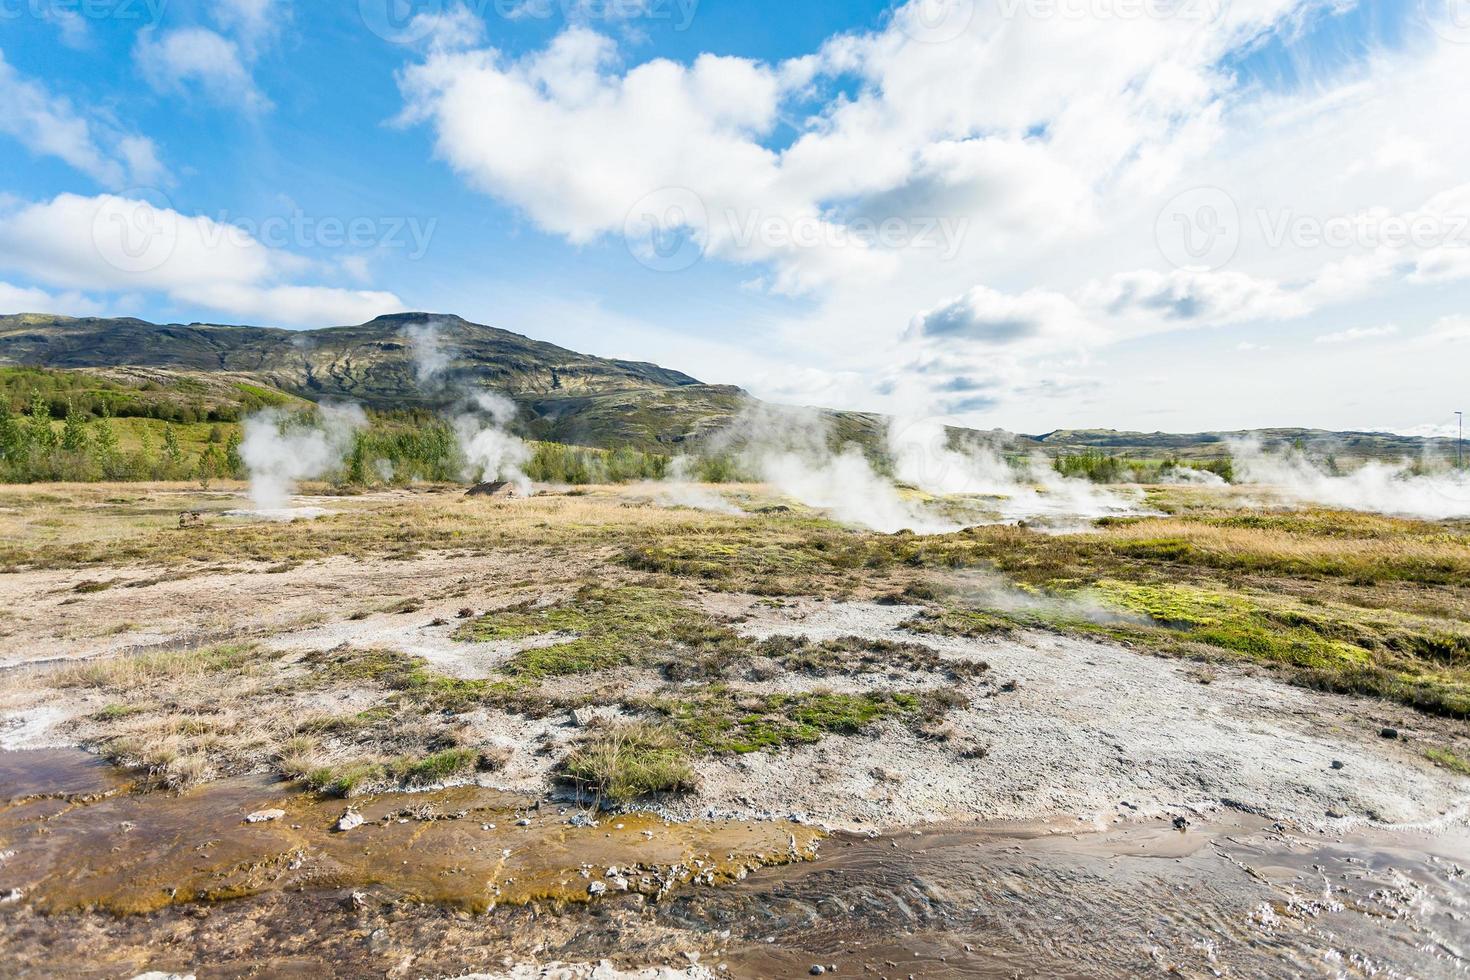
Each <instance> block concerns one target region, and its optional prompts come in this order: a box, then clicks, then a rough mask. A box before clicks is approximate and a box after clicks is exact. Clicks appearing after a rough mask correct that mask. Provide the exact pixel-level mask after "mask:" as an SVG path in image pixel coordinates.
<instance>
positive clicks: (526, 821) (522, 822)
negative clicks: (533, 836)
mask: <svg viewBox="0 0 1470 980" xmlns="http://www.w3.org/2000/svg"><path fill="white" fill-rule="evenodd" d="M516 826H517V827H529V826H531V820H530V818H529V817H521V819H519V820H517V821H516Z"/></svg>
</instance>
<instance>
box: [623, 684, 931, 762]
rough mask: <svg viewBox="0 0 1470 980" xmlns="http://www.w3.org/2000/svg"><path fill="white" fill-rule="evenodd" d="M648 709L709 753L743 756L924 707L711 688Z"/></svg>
mask: <svg viewBox="0 0 1470 980" xmlns="http://www.w3.org/2000/svg"><path fill="white" fill-rule="evenodd" d="M648 707H650V708H651V709H652V710H654V711H656V712H658V713H659V714H660V715H662V716H663V717H665V718H667V719H668V722H669V724H671V725H673V726H674V727H675V728H676V729H678V730H679V731H680V732H682V733H683V734H684V735H686V736H687V737H688V738H690V739H691V740H692V741H693V742H694V743H696V744H697V745H699V746H700V747H701V748H702V749H704V750H705V751H707V752H712V753H716V754H725V753H738V754H744V753H748V752H758V751H760V750H762V749H776V748H781V747H783V746H787V745H809V744H812V743H815V742H819V741H821V740H822V738H823V737H824V736H826V735H830V734H841V735H856V734H859V733H861V732H863V731H865V730H866V729H867V728H868V727H869V726H871V725H872V724H874V723H875V722H877V721H880V720H882V719H884V718H891V717H902V716H905V715H913V714H917V713H918V712H919V710H920V708H921V707H922V703H921V700H920V697H919V696H918V695H916V694H911V693H904V692H881V693H868V694H828V693H812V694H753V693H745V692H738V691H732V690H730V689H729V688H726V687H724V686H722V685H714V686H711V687H708V688H706V689H704V690H703V691H700V692H696V693H694V694H692V695H690V696H687V697H681V698H679V699H677V700H675V699H670V698H660V699H654V700H653V701H651V702H650V703H649V704H648Z"/></svg>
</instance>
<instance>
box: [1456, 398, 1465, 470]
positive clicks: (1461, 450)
mask: <svg viewBox="0 0 1470 980" xmlns="http://www.w3.org/2000/svg"><path fill="white" fill-rule="evenodd" d="M1455 418H1457V419H1459V420H1460V439H1459V441H1458V442H1457V443H1456V444H1455V458H1456V461H1457V463H1458V465H1459V468H1460V469H1462V470H1463V469H1464V468H1465V413H1464V412H1456V413H1455Z"/></svg>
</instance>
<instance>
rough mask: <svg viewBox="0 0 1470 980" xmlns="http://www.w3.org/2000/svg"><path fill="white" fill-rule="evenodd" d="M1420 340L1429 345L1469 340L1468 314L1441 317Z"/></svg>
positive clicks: (1469, 320)
mask: <svg viewBox="0 0 1470 980" xmlns="http://www.w3.org/2000/svg"><path fill="white" fill-rule="evenodd" d="M1421 340H1422V342H1423V343H1424V344H1427V345H1429V346H1438V345H1441V344H1462V343H1465V342H1466V341H1470V316H1447V317H1441V318H1440V319H1439V320H1438V321H1436V322H1435V324H1434V325H1433V326H1432V327H1430V328H1429V331H1428V332H1427V333H1426V334H1424V336H1423V337H1422V338H1421Z"/></svg>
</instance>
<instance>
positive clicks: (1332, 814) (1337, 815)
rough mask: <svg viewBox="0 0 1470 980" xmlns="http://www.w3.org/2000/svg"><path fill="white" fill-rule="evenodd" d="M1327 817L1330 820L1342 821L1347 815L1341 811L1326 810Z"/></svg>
mask: <svg viewBox="0 0 1470 980" xmlns="http://www.w3.org/2000/svg"><path fill="white" fill-rule="evenodd" d="M1327 816H1328V818H1329V819H1331V820H1342V819H1343V818H1344V817H1346V816H1347V814H1346V813H1343V812H1342V811H1341V810H1328V811H1327Z"/></svg>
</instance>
